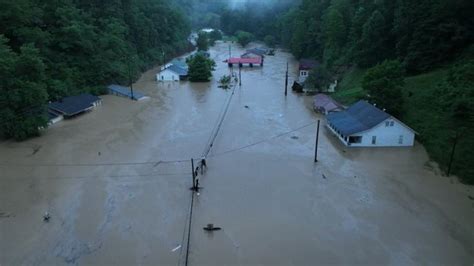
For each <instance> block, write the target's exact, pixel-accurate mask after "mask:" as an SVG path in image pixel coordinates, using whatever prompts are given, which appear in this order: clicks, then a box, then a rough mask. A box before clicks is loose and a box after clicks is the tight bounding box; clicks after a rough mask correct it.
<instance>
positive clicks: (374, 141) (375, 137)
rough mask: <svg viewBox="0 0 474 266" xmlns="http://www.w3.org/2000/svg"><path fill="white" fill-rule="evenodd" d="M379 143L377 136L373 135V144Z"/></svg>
mask: <svg viewBox="0 0 474 266" xmlns="http://www.w3.org/2000/svg"><path fill="white" fill-rule="evenodd" d="M375 144H377V136H372V145H375Z"/></svg>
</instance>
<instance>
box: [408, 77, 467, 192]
mask: <svg viewBox="0 0 474 266" xmlns="http://www.w3.org/2000/svg"><path fill="white" fill-rule="evenodd" d="M447 73H448V68H445V69H440V70H435V71H432V72H429V73H425V74H421V75H417V76H413V77H408V78H406V79H405V83H406V84H405V87H404V88H403V96H404V103H403V111H404V113H403V117H402V119H403V121H404V122H405V123H406V124H407V125H409V126H410V127H412V128H413V129H415V130H416V131H417V132H418V133H419V135H418V136H417V139H418V140H419V141H420V142H422V143H423V145H424V146H425V148H426V150H427V151H428V154H429V155H430V157H431V159H432V160H434V161H436V162H438V164H439V165H440V168H441V169H442V170H444V171H445V172H446V171H447V168H448V163H449V159H450V155H451V150H452V147H453V143H454V138H453V136H454V132H453V130H452V129H451V128H450V127H449V126H447V124H446V123H447V121H449V117H448V114H446V113H444V112H442V111H441V110H440V108H438V106H436V102H437V101H436V97H437V93H436V90H437V87H438V86H439V85H440V83H441V82H442V81H443V80H444V79H445V78H446V76H447ZM472 147H474V142H473V140H472V139H471V138H470V137H468V136H465V137H463V138H461V139H460V140H459V141H458V144H457V148H456V153H455V155H454V160H453V165H452V169H451V173H453V174H456V175H458V176H459V177H460V178H461V179H462V181H464V182H466V183H470V184H473V183H474V176H473V175H474V172H473V169H472V165H470V164H472V161H473V159H474V158H473V157H474V155H473V154H472Z"/></svg>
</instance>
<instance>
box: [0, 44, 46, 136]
mask: <svg viewBox="0 0 474 266" xmlns="http://www.w3.org/2000/svg"><path fill="white" fill-rule="evenodd" d="M6 43H7V39H6V38H5V37H3V36H2V35H0V58H1V59H0V65H1V66H2V67H0V74H1V76H2V77H5V78H4V79H2V80H1V81H0V104H1V105H2V108H1V109H0V136H2V137H5V138H15V139H16V140H24V139H26V138H28V137H32V136H38V135H39V130H40V128H41V127H45V126H46V122H47V120H46V119H45V106H46V100H47V98H48V94H47V93H46V87H45V83H44V80H45V75H44V73H45V65H44V63H43V60H42V59H41V57H40V56H39V51H38V49H36V48H35V47H34V46H33V45H31V44H28V45H23V46H21V47H20V52H19V54H16V53H14V52H13V51H12V50H11V49H10V48H9V47H8V46H7V45H6Z"/></svg>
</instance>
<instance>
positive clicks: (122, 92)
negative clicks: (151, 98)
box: [107, 84, 147, 101]
mask: <svg viewBox="0 0 474 266" xmlns="http://www.w3.org/2000/svg"><path fill="white" fill-rule="evenodd" d="M107 88H108V89H109V94H112V95H117V96H121V97H125V98H131V99H133V100H136V101H140V100H143V99H146V98H147V97H146V96H145V95H144V94H143V93H141V92H139V91H137V90H133V97H132V91H131V90H130V88H129V87H124V86H120V85H117V84H111V85H109V86H108V87H107Z"/></svg>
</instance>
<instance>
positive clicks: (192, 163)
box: [191, 158, 196, 191]
mask: <svg viewBox="0 0 474 266" xmlns="http://www.w3.org/2000/svg"><path fill="white" fill-rule="evenodd" d="M191 170H192V173H193V187H192V188H191V190H193V191H194V190H196V174H195V173H194V159H193V158H191Z"/></svg>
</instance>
